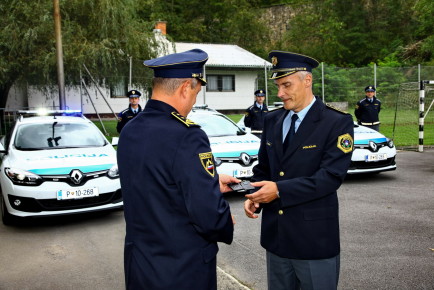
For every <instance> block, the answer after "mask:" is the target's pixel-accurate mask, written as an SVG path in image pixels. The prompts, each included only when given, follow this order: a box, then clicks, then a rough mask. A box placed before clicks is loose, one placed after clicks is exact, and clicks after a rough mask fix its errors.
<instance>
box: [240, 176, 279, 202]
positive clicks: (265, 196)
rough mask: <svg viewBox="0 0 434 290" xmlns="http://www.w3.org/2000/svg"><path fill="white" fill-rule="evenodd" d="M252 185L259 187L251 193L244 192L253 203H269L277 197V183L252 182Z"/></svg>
mask: <svg viewBox="0 0 434 290" xmlns="http://www.w3.org/2000/svg"><path fill="white" fill-rule="evenodd" d="M252 185H253V186H254V187H260V189H259V190H258V191H256V192H255V193H252V194H246V195H245V197H247V198H248V199H249V200H251V201H252V202H254V203H269V202H271V201H273V200H275V199H276V198H277V192H278V191H279V190H278V189H277V184H276V183H275V182H272V181H259V182H253V183H252Z"/></svg>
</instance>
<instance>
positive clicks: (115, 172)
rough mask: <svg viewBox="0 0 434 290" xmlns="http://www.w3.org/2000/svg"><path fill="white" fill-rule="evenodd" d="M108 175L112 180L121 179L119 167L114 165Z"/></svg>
mask: <svg viewBox="0 0 434 290" xmlns="http://www.w3.org/2000/svg"><path fill="white" fill-rule="evenodd" d="M107 175H108V177H110V178H118V177H119V169H118V165H117V164H115V165H113V166H112V168H110V169H109V171H108V172H107Z"/></svg>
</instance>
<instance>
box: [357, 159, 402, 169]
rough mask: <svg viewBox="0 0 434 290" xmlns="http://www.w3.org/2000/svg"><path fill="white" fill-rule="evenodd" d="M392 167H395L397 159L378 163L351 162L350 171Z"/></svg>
mask: <svg viewBox="0 0 434 290" xmlns="http://www.w3.org/2000/svg"><path fill="white" fill-rule="evenodd" d="M390 165H395V157H392V158H388V159H386V160H381V161H376V162H365V161H351V165H350V170H354V169H373V168H380V167H386V166H390Z"/></svg>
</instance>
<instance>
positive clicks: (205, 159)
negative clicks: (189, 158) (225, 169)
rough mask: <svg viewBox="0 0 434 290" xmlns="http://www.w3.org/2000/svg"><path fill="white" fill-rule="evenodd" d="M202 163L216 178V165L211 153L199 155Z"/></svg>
mask: <svg viewBox="0 0 434 290" xmlns="http://www.w3.org/2000/svg"><path fill="white" fill-rule="evenodd" d="M199 159H200V163H202V166H203V168H204V169H205V171H206V172H207V173H208V174H209V175H211V176H212V177H214V175H215V165H214V157H213V156H212V153H211V152H206V153H199Z"/></svg>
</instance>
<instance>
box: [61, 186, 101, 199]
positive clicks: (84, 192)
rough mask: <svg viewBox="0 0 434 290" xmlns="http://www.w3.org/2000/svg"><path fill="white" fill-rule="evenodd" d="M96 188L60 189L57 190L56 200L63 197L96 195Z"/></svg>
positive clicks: (75, 197)
mask: <svg viewBox="0 0 434 290" xmlns="http://www.w3.org/2000/svg"><path fill="white" fill-rule="evenodd" d="M98 195H99V192H98V188H97V187H93V188H77V189H75V188H74V189H72V188H71V189H61V190H58V191H57V200H63V199H80V198H85V197H93V196H98Z"/></svg>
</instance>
